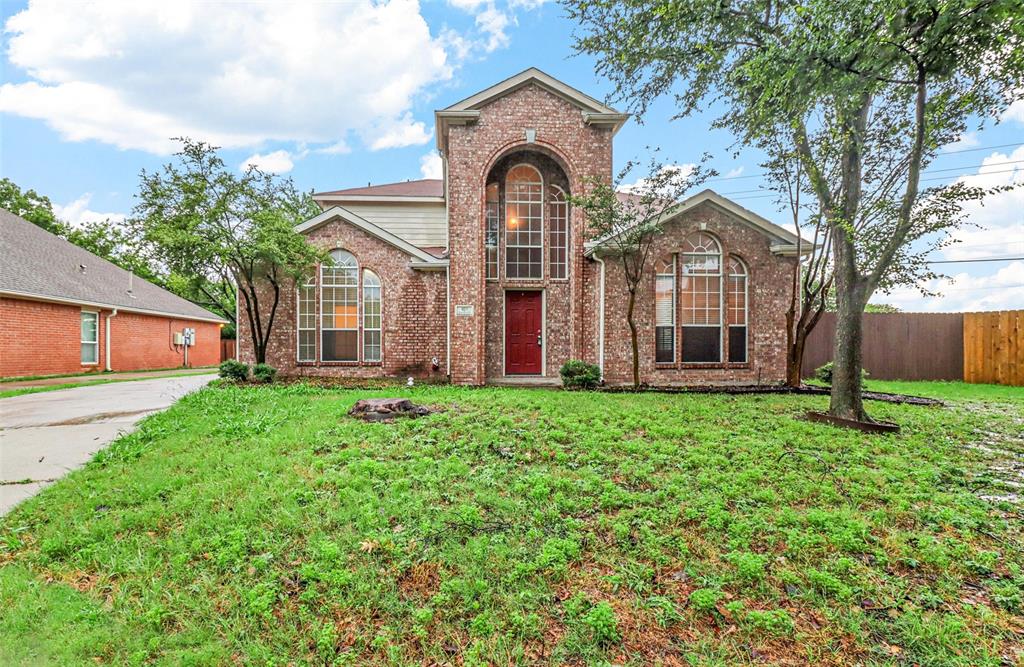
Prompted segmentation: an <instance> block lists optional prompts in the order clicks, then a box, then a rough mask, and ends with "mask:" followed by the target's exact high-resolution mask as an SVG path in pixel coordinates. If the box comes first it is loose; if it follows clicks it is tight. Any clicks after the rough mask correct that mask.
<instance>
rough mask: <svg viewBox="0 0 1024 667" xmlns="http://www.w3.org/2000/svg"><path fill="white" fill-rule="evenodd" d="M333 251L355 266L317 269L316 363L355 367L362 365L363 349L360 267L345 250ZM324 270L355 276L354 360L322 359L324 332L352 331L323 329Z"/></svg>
mask: <svg viewBox="0 0 1024 667" xmlns="http://www.w3.org/2000/svg"><path fill="white" fill-rule="evenodd" d="M335 250H340V251H342V252H344V253H346V254H347V255H349V256H350V257H351V258H352V260H353V261H354V262H355V266H342V267H336V266H334V265H332V266H327V265H326V264H323V263H321V264H320V266H319V268H318V269H317V272H318V275H317V283H318V284H319V296H320V298H319V299H318V301H319V303H320V307H319V311H320V315H321V318H320V319H319V320H317V336H318V337H319V340H318V341H317V343H318V345H317V360H318V361H317V363H319V364H324V363H328V364H356V365H362V363H363V362H362V358H363V349H362V347H363V341H362V338H363V337H362V335H361V334H360V329H361V327H360V326H359V325H360V324H361V320H360V319H359V315H360V313H361V312H362V309H363V276H362V272H361V269H362V267H361V265H360V264H359V259H358V258H357V257H356V256H355V255H353V254H352V253H351V252H349V251H348V250H346V249H345V248H340V247H339V248H331V250H330V252H332V253H333V252H334V251H335ZM324 268H329V269H334V268H343V269H352V270H353V271H354V272H355V276H356V284H355V285H354V288H355V290H356V328H355V329H354V331H355V332H356V358H355V359H324V338H323V337H324V331H353V329H341V328H337V327H330V328H327V329H325V328H324V323H323V311H324ZM331 287H332V288H334V289H337V288H339V287H340V288H341V289H346V288H348V287H353V286H351V285H335V284H332V285H331ZM332 303H335V302H333V301H332ZM336 312H337V311H335V313H336ZM335 313H332V314H331V321H332V323H333V321H334V318H335V317H336V316H337V315H336V314H335ZM381 342H383V341H381Z"/></svg>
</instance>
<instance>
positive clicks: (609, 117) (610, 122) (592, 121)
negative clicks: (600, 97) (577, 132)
mask: <svg viewBox="0 0 1024 667" xmlns="http://www.w3.org/2000/svg"><path fill="white" fill-rule="evenodd" d="M630 115H631V114H628V113H598V112H594V111H584V112H583V122H584V123H586V124H587V125H593V126H595V127H608V128H611V131H612V134H615V133H617V132H618V131H619V130H620V129H622V126H623V125H625V124H626V121H627V120H629V117H630Z"/></svg>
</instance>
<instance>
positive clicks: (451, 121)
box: [434, 109, 480, 155]
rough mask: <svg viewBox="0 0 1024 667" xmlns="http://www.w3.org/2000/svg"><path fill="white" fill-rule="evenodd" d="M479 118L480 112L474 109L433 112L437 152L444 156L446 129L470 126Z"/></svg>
mask: <svg viewBox="0 0 1024 667" xmlns="http://www.w3.org/2000/svg"><path fill="white" fill-rule="evenodd" d="M479 118H480V111H478V110H475V109H440V110H438V111H435V112H434V126H435V127H436V128H437V130H436V131H435V132H434V134H435V135H436V136H435V140H436V145H437V152H438V153H440V154H441V155H444V154H445V150H446V148H447V147H446V146H445V145H444V140H445V137H447V136H448V128H449V127H451V126H452V125H472V124H473V123H475V122H476V121H477V120H478V119H479Z"/></svg>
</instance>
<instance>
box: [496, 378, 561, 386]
mask: <svg viewBox="0 0 1024 667" xmlns="http://www.w3.org/2000/svg"><path fill="white" fill-rule="evenodd" d="M487 384H489V385H492V386H496V387H561V386H562V379H561V378H551V377H541V376H539V375H505V376H502V377H493V378H487Z"/></svg>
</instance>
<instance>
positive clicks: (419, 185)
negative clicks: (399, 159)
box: [313, 178, 444, 201]
mask: <svg viewBox="0 0 1024 667" xmlns="http://www.w3.org/2000/svg"><path fill="white" fill-rule="evenodd" d="M313 197H314V198H315V199H349V200H353V201H354V200H356V199H360V200H364V201H373V200H374V199H376V198H377V197H387V198H388V199H390V198H392V197H430V198H438V199H440V198H442V197H444V181H442V180H441V179H440V178H424V179H420V180H417V181H402V182H401V183H384V184H381V185H367V186H366V187H364V188H347V189H345V190H329V191H327V192H317V193H314V194H313ZM367 198H368V199H367Z"/></svg>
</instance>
